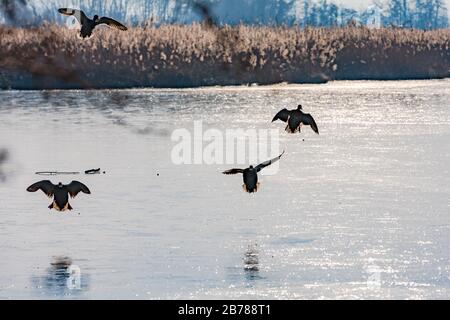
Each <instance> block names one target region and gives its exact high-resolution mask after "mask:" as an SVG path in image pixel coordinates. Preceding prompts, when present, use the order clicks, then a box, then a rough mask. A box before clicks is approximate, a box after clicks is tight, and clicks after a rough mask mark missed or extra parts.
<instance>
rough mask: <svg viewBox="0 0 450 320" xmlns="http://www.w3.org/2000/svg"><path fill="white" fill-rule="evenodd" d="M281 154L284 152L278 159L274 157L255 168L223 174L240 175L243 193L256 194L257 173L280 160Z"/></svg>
mask: <svg viewBox="0 0 450 320" xmlns="http://www.w3.org/2000/svg"><path fill="white" fill-rule="evenodd" d="M283 154H284V151H283V153H282V154H281V155H279V156H278V157H276V158H274V159H272V160H269V161H266V162H263V163H261V164H260V165H258V166H256V167H253V166H250V167H249V168H247V169H231V170H227V171H225V172H223V174H226V175H233V174H239V173H242V174H243V177H244V185H243V186H242V187H243V189H244V191H245V192H248V193H255V192H258V189H259V182H258V172H260V171H261V170H262V169H264V168H265V167H268V166H270V165H271V164H273V163H275V162H277V161H278V160H280V159H281V157H282V156H283Z"/></svg>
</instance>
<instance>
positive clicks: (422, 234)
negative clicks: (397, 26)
mask: <svg viewBox="0 0 450 320" xmlns="http://www.w3.org/2000/svg"><path fill="white" fill-rule="evenodd" d="M449 101H450V81H449V80H441V81H410V82H335V83H331V84H327V85H308V86H273V87H256V88H211V89H196V90H127V91H94V92H88V93H86V92H81V91H51V92H17V91H3V92H0V119H1V122H0V147H7V148H8V149H9V151H10V155H11V157H10V161H9V162H8V163H7V166H6V167H4V168H3V171H7V172H8V173H9V174H8V177H7V180H6V181H5V182H3V183H0V261H1V263H0V298H1V299H22V298H26V299H44V298H50V299H56V298H57V299H60V298H64V299H95V298H101V299H119V298H124V299H167V298H169V299H178V298H188V299H191V298H195V299H197V298H205V299H219V298H220V299H362V298H369V299H372V298H383V299H397V298H398V299H429V298H437V299H449V298H450V174H449V169H450V147H449V143H450V109H449ZM298 103H302V104H303V105H304V108H305V110H306V111H308V112H311V113H312V114H313V115H314V117H315V118H316V121H317V122H318V125H319V128H320V131H321V135H320V136H317V135H315V134H314V133H313V132H312V131H311V130H310V129H308V128H306V129H305V130H304V131H303V132H302V134H301V135H287V134H286V133H285V132H284V126H285V125H284V124H283V123H275V124H271V123H270V121H271V119H272V117H273V116H274V115H275V113H276V112H277V111H278V110H280V109H281V108H284V107H290V108H295V106H297V104H298ZM194 120H203V126H204V129H207V128H216V129H219V130H221V131H222V132H224V131H225V129H230V128H231V129H237V128H242V129H248V128H253V129H267V128H270V129H277V130H279V134H280V149H285V150H286V154H285V156H284V158H283V159H282V160H281V161H280V167H279V171H278V173H277V174H275V175H266V176H261V177H260V179H261V188H260V190H259V192H258V193H257V194H255V195H249V194H246V193H244V192H243V191H242V187H241V185H242V178H241V177H239V176H235V177H234V176H231V177H229V176H224V175H222V174H221V171H223V170H225V169H229V168H230V167H234V166H230V165H218V164H214V165H206V164H203V165H175V164H173V163H172V159H171V152H172V149H173V147H174V145H175V144H176V143H174V142H173V141H172V140H171V134H172V132H173V130H175V129H179V128H186V129H188V130H189V131H193V127H194V123H193V122H194ZM303 139H304V141H303ZM275 153H276V152H275ZM260 160H262V161H264V160H267V159H260ZM98 167H101V168H102V169H103V170H105V171H106V174H104V175H93V176H85V175H78V176H58V177H41V176H37V175H35V174H34V173H35V172H36V171H42V170H44V171H45V170H68V171H83V170H86V169H91V168H98ZM158 174H159V176H158ZM44 178H51V179H52V181H53V182H55V183H57V182H59V181H61V182H64V183H68V182H70V181H72V180H79V181H82V182H84V183H85V184H87V185H88V186H89V188H90V189H91V191H92V195H89V196H88V195H84V194H81V195H79V196H78V197H77V198H76V199H74V200H72V201H71V204H72V206H73V207H74V208H75V210H74V211H73V212H71V213H63V214H60V213H56V212H52V211H50V210H48V209H47V206H48V205H49V204H50V202H51V200H50V199H47V198H46V197H45V195H44V194H43V193H41V192H39V193H35V194H32V193H27V192H26V191H25V190H26V188H27V187H28V186H29V185H30V184H32V183H34V182H36V181H38V180H42V179H44Z"/></svg>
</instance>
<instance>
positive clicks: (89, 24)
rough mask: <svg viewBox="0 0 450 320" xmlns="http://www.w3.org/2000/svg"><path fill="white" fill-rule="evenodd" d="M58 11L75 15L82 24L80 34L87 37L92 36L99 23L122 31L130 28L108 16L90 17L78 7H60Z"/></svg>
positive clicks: (66, 14) (67, 14)
mask: <svg viewBox="0 0 450 320" xmlns="http://www.w3.org/2000/svg"><path fill="white" fill-rule="evenodd" d="M58 12H59V13H61V14H63V15H65V16H74V17H75V18H76V19H77V20H78V22H79V23H80V24H81V30H80V36H81V37H82V38H83V39H85V38H88V37H90V36H92V31H94V29H95V27H96V26H98V25H99V24H106V25H108V26H110V27H112V28H115V29H118V30H121V31H127V30H128V28H127V27H125V26H124V25H123V24H121V23H120V22H118V21H116V20H114V19H111V18H108V17H102V18H99V16H98V15H95V16H94V19H89V18H88V17H87V16H86V14H85V13H84V12H83V11H81V10H77V9H70V8H61V9H58Z"/></svg>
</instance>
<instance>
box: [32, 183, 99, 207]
mask: <svg viewBox="0 0 450 320" xmlns="http://www.w3.org/2000/svg"><path fill="white" fill-rule="evenodd" d="M38 190H42V191H43V192H44V193H45V194H46V195H47V196H48V197H49V198H52V197H53V198H54V200H53V202H52V204H51V205H50V206H49V207H48V208H49V209H55V210H57V211H61V212H62V211H66V210H72V209H73V208H72V207H71V205H70V203H69V195H70V196H71V197H72V198H75V197H76V196H77V195H78V194H79V193H80V192H83V193H86V194H91V191H90V190H89V189H88V187H86V186H85V185H84V184H82V183H81V182H78V181H72V182H71V183H70V184H68V185H63V184H62V183H61V182H60V183H59V184H58V185H54V184H53V183H51V182H50V181H48V180H45V181H39V182H37V183H35V184H33V185H31V186H30V187H28V189H27V191H28V192H36V191H38Z"/></svg>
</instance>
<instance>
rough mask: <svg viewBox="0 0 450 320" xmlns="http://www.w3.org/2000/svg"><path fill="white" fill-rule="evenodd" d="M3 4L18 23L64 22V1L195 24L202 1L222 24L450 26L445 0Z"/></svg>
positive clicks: (125, 16)
mask: <svg viewBox="0 0 450 320" xmlns="http://www.w3.org/2000/svg"><path fill="white" fill-rule="evenodd" d="M2 3H3V4H4V5H3V8H4V9H6V10H8V9H9V10H11V8H12V7H14V9H15V10H16V12H15V14H16V15H17V18H18V19H17V21H14V23H15V25H16V26H17V25H20V26H24V25H34V26H36V25H38V24H40V23H42V22H44V21H48V22H50V23H64V21H66V20H65V18H63V17H61V15H60V14H59V13H58V12H57V8H58V7H61V6H75V7H78V8H80V9H82V10H85V11H86V13H87V14H89V15H93V14H99V15H109V16H111V17H114V18H116V19H119V20H121V21H124V22H126V23H127V24H129V25H132V26H138V25H141V26H142V25H145V24H148V23H152V24H154V25H157V26H158V25H161V24H191V23H193V22H200V21H201V20H202V19H203V18H204V17H203V16H202V14H201V13H200V12H199V11H198V10H196V4H199V3H201V4H202V5H205V6H207V7H208V8H209V11H210V12H211V14H212V15H213V16H214V18H215V20H216V21H217V22H218V24H220V25H226V24H228V25H238V24H247V25H264V26H288V27H292V26H300V27H307V26H310V27H336V26H346V25H347V24H348V23H350V22H351V23H354V24H357V25H370V24H373V23H374V22H375V23H376V24H377V25H380V26H384V27H390V26H396V27H404V28H415V29H424V30H425V29H426V30H430V29H442V28H448V26H449V19H448V10H447V7H446V2H445V0H386V1H373V2H372V5H367V7H366V8H363V9H361V10H355V9H353V8H350V7H346V6H343V5H340V4H336V3H335V2H334V1H333V0H133V1H130V0H104V1H97V0H71V1H61V0H0V6H1V4H2ZM6 4H8V5H6ZM0 9H1V8H0ZM6 10H0V23H2V20H3V21H4V22H7V21H8V20H11V19H8V14H7V13H8V12H7V11H6ZM9 22H11V21H9Z"/></svg>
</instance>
